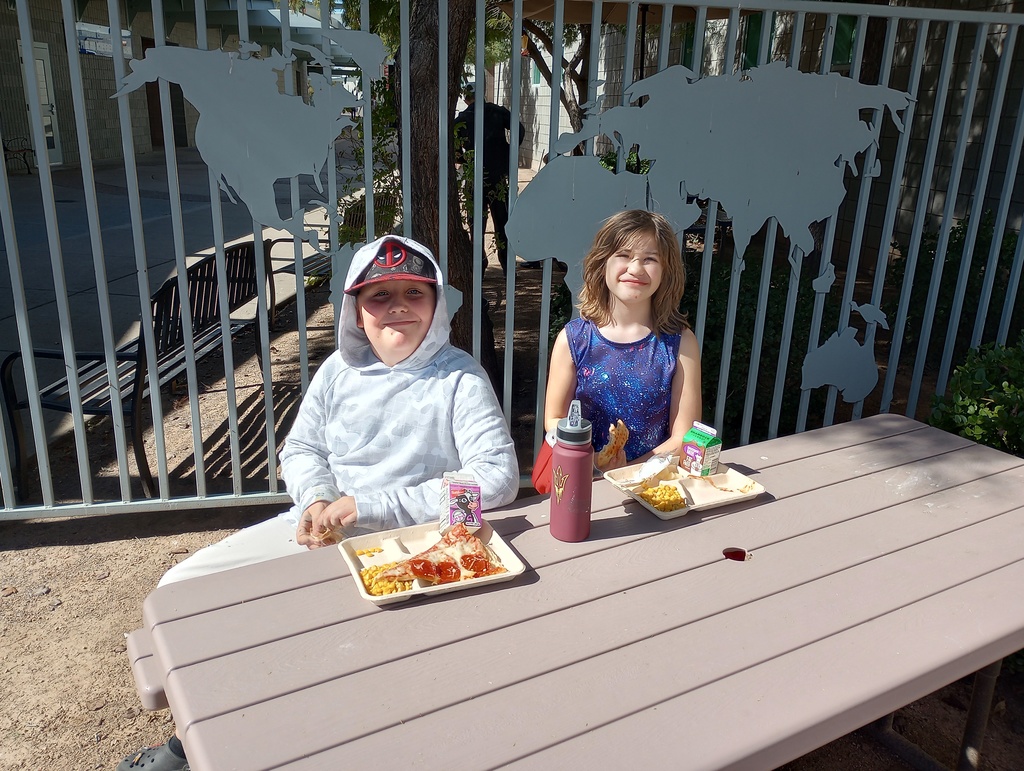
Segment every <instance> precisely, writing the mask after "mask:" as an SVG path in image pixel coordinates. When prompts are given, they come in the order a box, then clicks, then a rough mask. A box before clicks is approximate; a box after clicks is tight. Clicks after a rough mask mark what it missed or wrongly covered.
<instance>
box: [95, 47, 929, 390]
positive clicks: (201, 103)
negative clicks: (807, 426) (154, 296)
mask: <svg viewBox="0 0 1024 771" xmlns="http://www.w3.org/2000/svg"><path fill="white" fill-rule="evenodd" d="M325 34H327V35H328V36H329V37H331V38H332V39H333V40H334V42H336V43H337V44H338V45H339V46H341V47H342V48H344V49H345V50H346V51H347V52H349V53H350V54H351V55H352V57H353V58H354V59H355V60H356V62H357V64H359V66H360V67H362V68H364V69H365V70H367V71H370V72H378V71H379V69H380V64H381V63H382V61H383V60H384V56H385V51H384V47H383V45H382V44H381V42H380V39H379V38H378V37H377V36H376V35H371V34H368V33H363V32H358V31H353V30H327V31H325ZM256 49H257V47H256V46H249V47H245V46H243V50H242V51H241V52H239V53H235V52H225V51H221V50H212V51H202V50H196V49H189V48H180V47H170V46H162V47H158V48H153V49H150V50H149V51H147V53H146V57H145V59H143V60H132V62H131V68H132V72H131V74H129V75H128V76H127V77H125V79H124V83H123V86H122V88H121V89H120V90H119V91H118V93H117V94H115V96H117V95H121V94H123V93H127V92H129V91H133V90H135V89H137V88H139V87H140V86H142V85H143V84H144V83H146V82H153V81H155V80H157V79H158V78H162V79H164V80H167V81H170V82H173V83H177V84H179V85H180V86H181V88H182V91H183V93H184V95H185V97H186V98H187V99H188V101H189V102H190V103H191V104H192V105H193V106H194V107H195V108H196V110H197V112H198V113H199V119H198V121H197V124H196V133H195V141H196V146H197V148H198V150H199V152H200V154H201V155H202V157H203V160H204V161H205V162H206V163H207V165H208V166H209V167H210V169H211V170H212V171H213V173H214V174H215V175H216V178H217V180H218V182H219V183H220V185H221V186H222V187H223V188H224V189H225V190H227V191H228V192H229V194H230V193H233V194H234V195H235V196H237V197H238V198H239V199H240V200H241V201H242V202H243V203H245V204H246V206H247V207H248V208H249V211H250V213H251V214H252V216H253V218H254V219H255V220H257V221H258V222H261V223H263V224H264V225H268V226H271V227H277V228H281V229H284V230H287V231H288V232H290V233H292V234H293V235H296V236H298V237H299V238H301V239H303V240H306V241H310V242H311V243H313V244H314V245H319V241H318V236H317V234H316V233H315V232H313V231H307V230H305V228H304V226H303V215H304V213H305V206H306V205H309V204H313V205H324V206H325V208H327V209H328V211H333V210H334V207H331V206H326V203H325V202H324V201H308V202H304V203H303V205H302V206H301V208H299V209H297V210H296V211H294V212H291V213H290V216H281V214H280V213H279V212H278V208H277V203H276V197H275V193H274V185H275V183H276V182H277V181H278V180H279V179H290V178H292V177H297V176H300V175H304V174H308V175H311V176H313V177H314V179H317V180H319V179H320V174H321V173H322V172H323V170H324V168H325V166H326V164H327V163H328V161H329V160H332V148H333V142H334V139H335V138H336V137H337V136H338V134H339V133H340V131H341V128H342V127H343V125H344V124H346V123H350V122H351V119H350V118H348V117H346V116H344V115H343V112H344V110H346V109H348V108H354V107H359V106H362V105H363V101H362V100H360V99H358V98H356V97H355V96H354V95H353V94H351V93H350V92H348V91H347V90H346V89H344V88H342V87H340V86H335V87H331V85H330V83H329V82H328V81H327V79H326V78H324V77H323V76H322V75H319V74H316V73H310V74H309V81H310V84H311V86H312V90H313V94H312V96H311V98H310V100H309V103H307V102H306V101H304V100H303V99H301V98H300V97H297V96H292V95H288V94H283V93H281V91H280V88H279V85H278V84H279V78H280V75H281V73H283V72H286V71H287V70H286V68H287V65H288V64H289V62H290V61H291V49H302V50H305V51H307V52H308V53H309V54H310V55H311V56H312V57H313V58H314V60H316V61H318V62H320V63H321V64H323V65H325V66H324V70H325V71H329V66H330V61H329V59H328V58H327V57H325V56H324V55H323V54H322V53H321V52H320V51H318V50H317V49H315V48H312V47H307V46H299V45H291V46H289V47H288V48H286V52H285V53H286V55H282V54H280V53H278V52H277V51H274V52H273V53H272V54H271V56H270V57H268V58H266V59H258V58H254V57H252V56H249V54H250V53H251V52H252V51H254V50H256ZM626 96H627V100H628V103H629V104H630V105H631V104H632V103H634V102H637V101H638V100H640V99H641V98H646V101H645V102H644V103H643V105H642V106H639V107H634V106H622V107H614V108H612V109H610V110H607V111H605V112H603V113H599V114H597V115H594V116H590V117H587V118H586V119H585V120H584V125H583V129H582V130H581V131H580V132H579V133H577V134H570V135H563V136H562V137H561V138H560V139H559V141H558V143H557V144H556V146H555V148H553V152H552V156H553V157H552V160H551V162H550V163H548V164H547V165H546V166H544V168H542V169H541V171H540V172H539V173H538V174H537V176H536V177H535V178H534V179H533V181H532V182H530V184H528V185H527V186H526V187H525V188H524V190H523V192H522V193H520V195H519V197H518V198H517V199H516V202H515V205H514V207H513V209H512V211H511V212H510V217H509V222H508V227H507V229H506V232H507V235H508V238H509V243H510V246H511V248H512V250H513V252H514V253H516V254H519V255H521V256H522V257H524V258H525V259H527V260H538V261H539V260H545V259H558V260H559V261H561V262H563V263H565V264H566V265H567V266H568V274H567V276H566V279H565V281H566V284H567V286H568V287H569V290H570V291H571V293H572V295H573V302H574V304H575V300H576V297H577V295H578V292H579V288H580V284H581V267H582V261H583V256H584V254H585V253H586V251H587V249H588V248H589V246H590V243H591V242H592V240H593V237H594V234H595V233H596V232H597V230H598V228H599V227H600V224H601V222H602V221H603V220H604V219H606V218H607V217H609V216H610V215H611V214H613V213H615V212H616V211H619V210H621V209H628V208H646V209H650V210H651V211H660V212H662V213H663V214H665V215H666V216H667V217H668V218H669V219H670V220H671V221H672V222H673V223H674V224H675V225H676V229H677V231H678V232H679V233H682V231H683V230H684V229H685V228H687V227H689V226H690V225H692V224H693V223H694V222H696V221H697V219H698V218H699V217H700V215H701V209H700V207H699V206H697V205H696V204H695V203H693V202H692V201H693V199H695V198H697V199H710V200H713V201H718V202H719V203H720V204H721V206H722V208H723V209H724V210H725V211H726V213H727V214H728V216H729V218H730V219H731V221H732V235H733V239H734V243H735V246H736V251H735V253H736V254H737V255H739V256H738V257H735V258H734V264H733V272H734V273H735V274H738V273H739V272H740V271H742V270H743V259H742V254H743V250H744V249H745V248H746V246H747V244H748V243H749V242H750V239H751V237H752V236H753V235H754V234H755V233H756V232H757V231H758V230H759V229H760V228H761V226H762V225H763V224H764V222H765V221H766V220H768V219H769V218H770V217H774V218H775V219H776V221H777V222H778V224H779V226H780V227H781V229H782V230H783V232H784V233H785V234H786V235H787V236H788V237H789V238H790V239H791V240H792V242H793V243H794V244H795V245H796V246H797V247H798V248H799V249H801V250H802V251H803V252H804V253H808V252H810V251H812V250H813V248H814V240H813V236H812V234H811V231H810V229H809V228H810V226H811V225H812V224H813V223H816V222H819V221H821V220H823V219H825V218H828V217H831V216H834V215H835V214H836V213H837V211H838V209H839V206H840V204H841V203H842V202H843V200H844V199H845V197H846V187H845V185H844V182H843V177H844V174H845V172H846V169H847V167H849V169H850V170H851V171H852V172H853V173H855V174H856V173H865V174H869V175H877V174H878V171H879V168H878V162H877V161H875V163H874V168H870V169H864V170H860V169H858V168H857V165H856V157H857V156H858V155H860V154H862V153H864V152H866V151H867V150H869V148H871V147H872V146H873V145H874V144H875V143H876V141H877V135H878V131H879V126H878V125H877V124H878V123H880V121H881V120H882V118H883V116H884V113H885V110H886V109H887V110H888V113H889V115H890V116H891V118H892V120H893V122H894V123H895V124H896V126H897V127H898V128H899V130H900V131H902V130H903V125H902V123H901V121H900V117H899V116H900V114H901V113H902V112H903V111H904V110H905V109H906V108H907V106H908V105H909V103H910V97H909V96H908V95H907V94H905V93H903V92H900V91H895V90H893V89H890V88H886V87H883V86H869V85H864V84H861V83H857V82H855V81H853V80H852V79H850V78H844V77H842V76H840V75H837V74H829V75H815V74H808V73H801V72H799V71H797V70H793V69H791V68H789V67H787V66H786V65H785V64H784V63H782V62H777V63H774V64H769V65H766V66H762V67H758V68H756V69H754V70H751V71H749V72H745V73H742V74H736V75H721V76H716V77H707V78H698V77H697V76H696V75H694V73H693V72H691V71H690V70H688V69H686V68H685V67H682V66H674V67H669V68H667V69H665V70H663V71H661V72H659V73H657V74H655V75H652V76H651V77H648V78H645V79H643V80H641V81H638V82H637V83H634V84H633V85H632V86H631V87H630V88H629V89H627V92H626ZM865 109H872V110H874V111H875V112H874V116H875V117H874V119H873V120H874V121H875V123H874V124H873V125H872V124H868V123H866V122H864V121H863V120H861V110H865ZM598 135H604V136H607V137H609V138H610V139H612V140H613V141H614V142H615V143H616V144H617V145H618V146H620V147H622V148H625V149H627V150H628V149H629V148H630V147H632V146H633V145H638V146H639V147H640V154H641V156H642V157H643V158H645V159H647V160H649V161H650V162H651V166H650V169H649V170H648V172H647V173H646V174H642V175H641V174H633V173H626V172H623V173H615V172H612V171H610V170H608V169H606V168H604V167H603V166H602V165H601V164H600V162H599V161H598V159H597V158H595V157H594V156H572V155H566V154H565V153H568V152H571V150H572V148H573V147H575V146H576V145H578V144H579V143H580V142H582V141H585V140H587V139H591V138H593V137H596V136H598ZM297 137H301V141H296V139H297ZM869 157H871V158H873V157H874V155H873V153H872V154H870V155H869ZM321 192H322V190H321ZM688 199H689V200H688ZM565 222H572V223H573V227H571V228H567V227H565V226H564V223H565ZM333 257H334V259H333V263H334V267H335V272H336V273H340V274H341V275H344V272H345V270H346V269H347V259H346V258H348V259H350V258H351V246H349V247H347V248H345V250H344V253H340V254H338V255H333ZM833 280H834V272H832V270H831V266H829V270H828V271H826V273H823V274H822V276H819V277H818V279H817V280H816V281H815V282H814V290H815V291H816V292H823V293H824V292H828V291H830V290H831V287H832V283H833ZM449 300H451V302H450V303H449V307H450V308H451V309H452V312H454V311H455V309H457V308H458V304H459V299H458V298H456V297H451V298H449ZM852 310H854V311H855V312H857V313H858V314H859V315H860V316H861V317H862V318H863V319H864V320H866V321H869V322H873V323H880V324H882V325H883V326H885V324H886V319H885V315H884V314H883V313H882V312H881V310H880V309H879V308H877V307H875V306H871V305H862V306H857V305H853V306H852ZM886 328H887V327H886ZM855 335H856V329H854V328H852V327H848V328H846V329H844V330H842V331H841V332H836V333H835V334H833V335H832V336H831V337H830V338H829V339H828V340H827V341H826V342H825V343H824V344H823V345H822V346H820V347H819V348H817V349H816V350H814V351H811V352H810V353H809V354H808V356H807V357H806V359H805V360H804V366H803V381H802V387H803V388H815V387H819V386H822V385H834V386H836V387H837V388H838V389H839V390H840V391H841V392H842V394H843V399H844V400H845V401H847V402H856V401H860V400H861V399H863V398H864V397H865V396H867V394H869V393H870V392H871V391H872V390H873V388H874V386H875V385H876V383H877V381H878V371H877V366H876V364H875V359H874V351H873V350H868V349H867V348H865V347H864V346H862V345H861V344H860V343H859V342H858V341H857V340H856V337H855Z"/></svg>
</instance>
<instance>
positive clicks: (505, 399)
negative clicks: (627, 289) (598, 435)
mask: <svg viewBox="0 0 1024 771" xmlns="http://www.w3.org/2000/svg"><path fill="white" fill-rule="evenodd" d="M512 8H513V11H512V52H513V53H512V76H511V77H512V96H511V101H510V104H509V112H511V113H512V122H511V130H510V131H509V140H510V141H509V151H508V170H509V179H508V210H509V214H510V215H511V213H512V210H513V209H514V208H515V205H516V198H517V197H518V195H519V141H518V140H519V109H520V107H519V105H520V96H521V95H520V79H521V76H522V67H523V65H522V61H523V57H522V56H518V55H516V53H515V50H516V44H517V41H519V40H520V39H521V38H522V35H523V0H515V1H514V3H513V4H512ZM508 261H509V262H508V274H507V275H506V276H505V361H504V378H503V379H502V402H501V403H502V405H503V406H504V413H505V422H506V423H508V424H509V425H512V364H513V362H512V359H513V356H514V354H515V345H514V341H515V331H516V330H515V320H516V255H515V254H514V253H513V252H512V250H511V249H509V252H508ZM538 449H539V448H538ZM535 455H536V453H535Z"/></svg>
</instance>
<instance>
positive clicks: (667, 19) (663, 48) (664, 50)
mask: <svg viewBox="0 0 1024 771" xmlns="http://www.w3.org/2000/svg"><path fill="white" fill-rule="evenodd" d="M674 10H675V6H673V5H670V4H669V3H665V4H664V5H663V6H661V35H660V36H659V37H658V72H661V71H662V70H663V69H665V68H666V67H668V48H669V46H670V45H671V43H672V11H674ZM591 29H593V27H591Z"/></svg>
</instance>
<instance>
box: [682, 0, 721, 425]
mask: <svg viewBox="0 0 1024 771" xmlns="http://www.w3.org/2000/svg"><path fill="white" fill-rule="evenodd" d="M707 24H708V9H707V7H706V6H703V5H702V6H698V8H697V18H696V21H695V22H694V30H693V51H692V59H691V60H690V62H689V63H688V69H689V70H690V71H691V72H692V73H694V75H697V76H700V74H701V72H702V71H703V69H704V65H703V59H704V36H705V35H706V34H707ZM684 53H685V51H681V52H680V54H679V60H680V62H682V59H683V55H684ZM705 216H706V221H705V223H704V254H703V257H702V259H701V268H700V292H699V293H698V296H697V321H696V324H695V325H694V334H695V335H696V337H697V346H698V347H699V348H701V349H703V348H704V325H705V321H706V319H707V315H708V296H709V295H710V289H711V261H712V258H713V256H714V249H715V227H716V225H715V223H716V220H717V219H718V201H712V200H709V201H708V203H707V214H706V215H705ZM719 259H721V254H719ZM716 425H718V426H719V427H721V425H722V422H721V421H720V420H719V421H718V422H717V423H716Z"/></svg>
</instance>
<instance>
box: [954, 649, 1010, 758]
mask: <svg viewBox="0 0 1024 771" xmlns="http://www.w3.org/2000/svg"><path fill="white" fill-rule="evenodd" d="M1002 666H1003V660H1002V659H999V660H998V661H995V662H993V663H991V664H989V665H988V666H987V667H985V668H984V669H979V670H978V672H977V674H976V675H975V676H974V690H973V691H972V692H971V706H970V708H969V710H968V712H967V727H966V728H964V740H963V743H962V744H961V745H960V754H959V756H958V757H957V763H956V771H978V764H979V762H980V761H981V743H982V741H983V740H984V739H985V729H986V728H987V727H988V714H989V711H990V710H991V708H992V698H993V697H994V696H995V693H996V680H998V679H999V670H1000V668H1001V667H1002Z"/></svg>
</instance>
